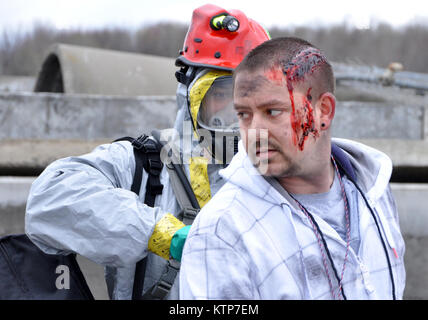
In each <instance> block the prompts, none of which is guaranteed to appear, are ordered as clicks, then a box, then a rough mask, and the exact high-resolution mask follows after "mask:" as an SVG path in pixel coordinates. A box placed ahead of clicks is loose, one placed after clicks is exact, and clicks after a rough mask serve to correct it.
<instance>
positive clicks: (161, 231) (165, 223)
mask: <svg viewBox="0 0 428 320" xmlns="http://www.w3.org/2000/svg"><path fill="white" fill-rule="evenodd" d="M185 226H186V225H185V224H184V223H183V222H181V221H180V220H178V219H177V218H176V217H174V216H173V215H172V214H170V213H167V214H166V215H164V216H163V217H162V219H160V220H159V222H158V223H157V224H156V226H155V229H154V230H153V233H152V236H151V237H150V239H149V245H148V249H149V251H151V252H153V253H155V254H157V255H158V256H161V257H162V258H164V259H166V260H169V256H170V246H171V239H172V237H173V236H174V234H175V233H176V232H177V231H178V230H180V229H181V228H183V227H185ZM183 244H184V243H183ZM180 257H181V255H180Z"/></svg>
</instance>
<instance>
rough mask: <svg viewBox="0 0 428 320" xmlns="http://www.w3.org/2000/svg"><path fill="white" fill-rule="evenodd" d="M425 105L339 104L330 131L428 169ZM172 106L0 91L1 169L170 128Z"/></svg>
mask: <svg viewBox="0 0 428 320" xmlns="http://www.w3.org/2000/svg"><path fill="white" fill-rule="evenodd" d="M419 102H421V101H419ZM415 103H416V102H415ZM421 103H422V102H421ZM427 106H428V104H427V105H424V104H404V103H393V102H350V101H346V102H339V103H338V105H337V108H336V117H335V120H334V122H333V129H332V133H333V136H337V137H343V138H351V139H356V140H360V141H361V142H363V143H366V144H368V145H370V146H373V147H375V148H377V149H379V150H382V151H384V152H385V153H386V154H388V155H389V156H390V157H391V158H392V160H393V163H394V166H395V167H428V114H427V108H428V107H427ZM176 109H177V107H176V102H175V98H174V97H173V96H166V97H165V96H162V97H161V96H159V97H143V96H142V97H117V96H97V95H63V94H53V93H15V94H4V93H3V94H2V93H0V154H1V157H0V168H19V167H24V168H31V167H38V168H43V167H45V166H46V165H47V164H49V163H50V162H52V161H53V160H55V159H58V158H61V157H64V156H68V155H76V154H83V153H86V152H89V151H90V150H92V149H93V148H94V147H95V146H96V145H98V144H100V143H104V142H109V141H112V140H114V139H116V138H118V137H122V136H138V135H139V134H142V133H149V132H150V131H151V130H153V129H156V128H157V129H162V128H167V127H171V126H173V123H174V119H175V115H176Z"/></svg>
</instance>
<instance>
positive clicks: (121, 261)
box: [25, 69, 224, 299]
mask: <svg viewBox="0 0 428 320" xmlns="http://www.w3.org/2000/svg"><path fill="white" fill-rule="evenodd" d="M207 71H208V69H205V70H202V71H200V72H199V73H198V74H197V76H196V77H195V79H194V81H193V82H192V84H191V85H190V86H189V89H188V88H186V86H184V85H183V84H181V83H180V84H179V85H178V88H177V103H178V107H179V109H178V114H177V118H176V122H175V124H174V128H175V129H176V130H177V131H178V133H179V135H180V139H178V140H177V141H176V142H177V145H179V146H178V147H179V148H180V152H181V157H183V155H184V154H186V153H190V152H195V150H197V148H198V143H197V141H193V142H192V143H183V137H192V127H191V125H189V124H190V123H191V122H190V121H191V117H190V113H189V110H188V106H187V101H188V99H187V95H188V91H189V92H190V88H191V87H192V85H193V83H194V82H195V81H196V80H197V79H198V78H199V77H200V76H202V75H203V74H205V73H206V72H207ZM189 72H190V69H189ZM139 134H141V133H138V132H136V133H135V136H137V135H139ZM183 148H184V149H183ZM186 149H188V150H186ZM222 167H223V166H221V165H217V164H210V165H208V176H209V180H210V187H211V194H212V195H214V194H215V193H216V191H217V190H218V189H219V188H220V187H221V186H222V185H223V184H224V181H223V180H222V178H221V177H220V176H219V175H218V170H219V169H221V168H222ZM184 169H185V171H186V174H187V176H188V177H189V168H188V165H186V164H185V165H184ZM134 172H135V159H134V153H133V147H132V145H131V144H130V143H129V142H127V141H121V142H115V143H112V144H104V145H101V146H99V147H97V148H96V149H94V150H93V151H92V152H91V153H89V154H85V155H82V156H79V157H68V158H64V159H60V160H57V161H55V162H53V163H52V164H50V165H49V166H48V167H47V168H46V169H45V170H44V171H43V173H42V174H41V175H40V176H39V177H38V178H37V179H36V180H35V181H34V183H33V185H32V187H31V190H30V194H29V198H28V201H27V210H26V217H25V231H26V234H27V235H28V237H29V238H30V239H31V240H32V241H33V242H34V243H35V244H36V245H37V246H38V247H39V248H40V249H42V250H43V251H44V252H46V253H51V254H68V253H72V252H75V253H77V254H80V255H82V256H84V257H86V258H88V259H90V260H92V261H94V262H96V263H98V264H101V265H103V266H104V267H105V277H106V281H107V287H108V291H109V295H110V297H111V298H112V299H131V297H132V287H133V280H134V271H135V264H136V262H137V261H139V260H141V259H142V258H144V257H145V256H147V257H148V260H147V269H146V273H145V281H144V289H143V291H146V290H147V289H149V288H150V287H152V286H153V285H154V284H155V283H156V282H157V280H158V279H159V278H160V276H161V274H162V272H163V271H164V269H165V266H166V260H165V259H163V258H161V257H159V256H157V255H155V254H153V253H151V252H149V251H148V250H147V244H148V241H149V238H150V236H151V235H152V232H153V229H154V227H155V225H156V223H157V222H158V221H159V220H160V219H161V218H162V217H163V216H164V214H166V213H172V214H174V215H177V214H178V213H179V211H180V210H181V208H180V207H179V205H178V202H177V200H176V197H175V195H174V191H173V189H172V187H171V184H170V181H169V176H168V172H167V169H166V168H165V166H164V168H163V170H162V172H161V175H160V180H161V183H162V184H163V185H164V188H163V193H162V194H161V195H159V196H157V197H156V201H155V207H154V208H151V207H148V206H146V205H145V204H144V197H145V188H146V181H147V177H148V175H147V173H146V172H144V173H143V180H142V184H141V190H140V195H139V196H137V195H136V194H135V193H133V192H131V191H130V189H131V185H132V180H133V176H134ZM167 298H170V299H178V277H177V278H176V281H175V284H174V286H173V288H172V290H171V292H170V294H169V296H168V297H167Z"/></svg>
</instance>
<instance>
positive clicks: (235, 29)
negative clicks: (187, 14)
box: [176, 4, 270, 70]
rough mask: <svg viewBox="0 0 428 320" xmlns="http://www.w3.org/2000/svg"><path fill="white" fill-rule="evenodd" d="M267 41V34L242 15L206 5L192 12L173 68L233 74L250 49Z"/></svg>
mask: <svg viewBox="0 0 428 320" xmlns="http://www.w3.org/2000/svg"><path fill="white" fill-rule="evenodd" d="M269 39H270V36H269V34H268V33H267V31H266V30H265V29H264V28H263V27H262V26H260V25H259V24H258V23H257V22H255V21H254V20H251V19H249V18H247V16H246V15H245V14H244V13H243V12H242V11H240V10H230V11H226V10H224V9H222V8H220V7H217V6H215V5H212V4H206V5H204V6H202V7H199V8H197V9H195V10H194V11H193V16H192V22H191V24H190V27H189V30H188V31H187V35H186V38H185V39H184V46H183V50H182V51H180V56H179V57H178V58H177V60H176V65H177V66H185V65H189V66H197V67H209V68H214V69H221V70H232V69H234V68H236V67H237V66H238V64H239V63H240V62H241V61H242V59H243V58H244V57H245V55H246V54H247V53H248V52H249V51H250V50H251V49H253V48H255V47H257V46H258V45H259V44H261V43H263V42H265V41H266V40H269Z"/></svg>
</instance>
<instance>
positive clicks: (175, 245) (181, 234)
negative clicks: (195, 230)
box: [169, 226, 190, 261]
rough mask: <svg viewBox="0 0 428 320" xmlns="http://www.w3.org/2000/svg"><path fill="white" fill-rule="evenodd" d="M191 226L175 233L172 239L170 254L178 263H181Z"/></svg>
mask: <svg viewBox="0 0 428 320" xmlns="http://www.w3.org/2000/svg"><path fill="white" fill-rule="evenodd" d="M189 230H190V226H185V227H183V228H181V229H179V230H177V232H175V233H174V235H173V236H172V239H171V246H170V247H169V254H170V255H171V257H172V258H174V259H175V260H177V261H181V255H182V253H183V247H184V243H185V242H186V238H187V234H188V233H189Z"/></svg>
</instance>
